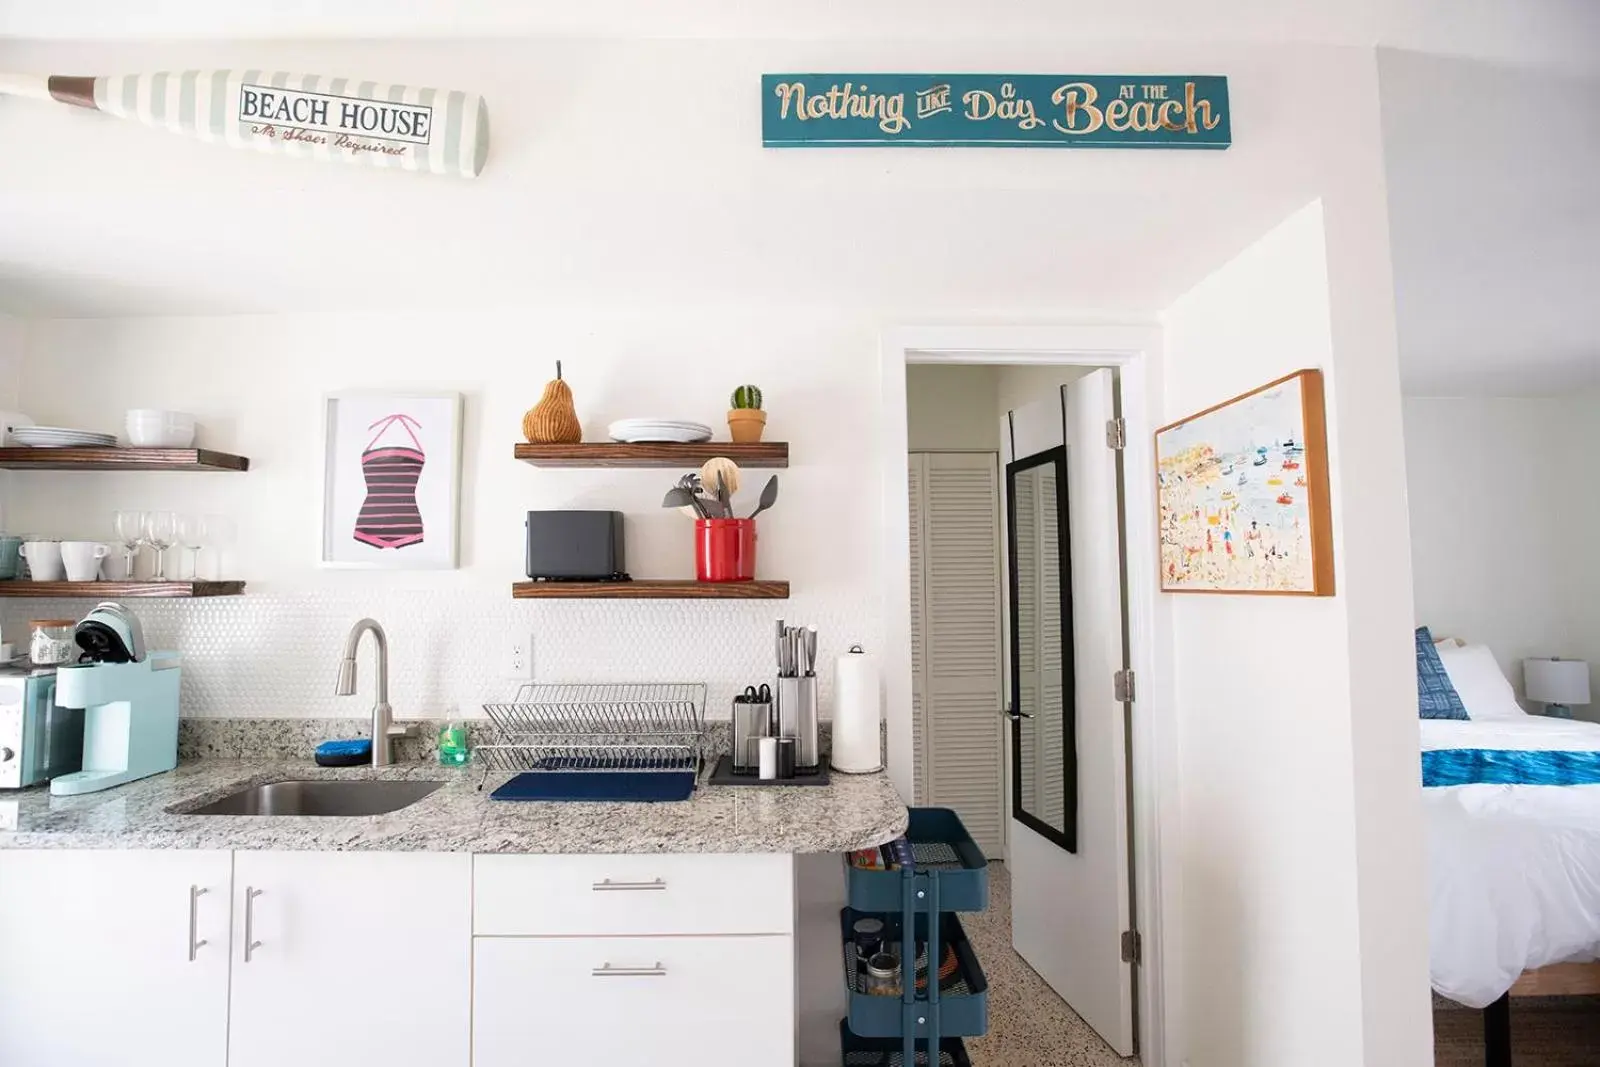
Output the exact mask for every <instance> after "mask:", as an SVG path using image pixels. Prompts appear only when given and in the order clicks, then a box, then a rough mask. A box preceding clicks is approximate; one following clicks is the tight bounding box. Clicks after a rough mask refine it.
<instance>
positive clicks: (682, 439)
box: [606, 419, 711, 444]
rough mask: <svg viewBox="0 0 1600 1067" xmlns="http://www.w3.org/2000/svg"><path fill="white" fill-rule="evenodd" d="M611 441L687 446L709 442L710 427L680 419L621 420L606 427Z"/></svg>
mask: <svg viewBox="0 0 1600 1067" xmlns="http://www.w3.org/2000/svg"><path fill="white" fill-rule="evenodd" d="M606 433H607V434H609V435H610V437H611V439H612V440H613V441H628V442H634V443H640V444H642V443H644V442H648V441H673V442H679V443H683V444H689V443H692V442H695V441H709V440H711V427H709V426H706V425H703V424H701V423H698V422H684V421H683V420H681V419H622V420H621V421H619V422H613V423H612V424H611V425H610V426H607V427H606Z"/></svg>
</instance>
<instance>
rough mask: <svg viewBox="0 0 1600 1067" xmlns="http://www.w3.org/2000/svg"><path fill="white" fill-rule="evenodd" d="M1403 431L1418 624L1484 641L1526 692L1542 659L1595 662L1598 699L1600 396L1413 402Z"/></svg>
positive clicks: (1582, 712) (1587, 712)
mask: <svg viewBox="0 0 1600 1067" xmlns="http://www.w3.org/2000/svg"><path fill="white" fill-rule="evenodd" d="M1405 435H1406V478H1407V491H1408V494H1409V503H1410V511H1411V570H1412V574H1413V588H1414V593H1415V597H1416V619H1417V623H1418V625H1424V624H1425V625H1427V626H1429V627H1431V628H1432V629H1433V632H1434V633H1435V634H1437V635H1439V636H1441V637H1443V636H1447V635H1448V636H1453V637H1461V638H1464V639H1466V640H1469V641H1473V642H1481V643H1483V644H1486V645H1488V646H1489V647H1490V648H1491V649H1493V650H1494V653H1495V657H1496V659H1498V660H1499V661H1500V666H1501V669H1502V670H1504V671H1505V673H1506V677H1507V678H1509V679H1511V682H1512V684H1513V686H1515V687H1516V690H1517V694H1518V696H1519V697H1521V696H1522V663H1521V661H1522V660H1523V659H1524V658H1527V657H1533V656H1562V657H1565V658H1569V659H1583V660H1587V661H1588V662H1589V663H1590V667H1591V670H1592V671H1595V672H1597V674H1596V676H1595V677H1594V678H1593V679H1592V681H1593V683H1594V685H1593V689H1594V691H1595V693H1596V694H1600V607H1596V601H1595V600H1594V599H1593V594H1594V593H1595V591H1596V588H1597V586H1600V555H1597V554H1596V553H1595V551H1594V549H1593V546H1592V543H1591V541H1592V534H1591V531H1592V530H1593V529H1594V526H1593V525H1592V523H1593V521H1594V520H1595V519H1596V518H1600V491H1597V490H1596V489H1595V488H1594V487H1593V485H1592V484H1591V479H1590V477H1589V467H1590V462H1591V457H1592V456H1593V455H1594V454H1595V453H1594V449H1595V448H1596V447H1600V394H1596V393H1579V394H1576V395H1574V396H1570V397H1550V398H1545V399H1531V398H1520V397H1519V398H1489V397H1470V398H1428V397H1407V398H1406V400H1405ZM1528 707H1529V710H1532V711H1538V710H1539V705H1536V704H1535V705H1528ZM1576 713H1577V714H1578V715H1579V716H1581V717H1583V718H1588V719H1600V706H1597V705H1590V706H1589V707H1587V708H1578V709H1576Z"/></svg>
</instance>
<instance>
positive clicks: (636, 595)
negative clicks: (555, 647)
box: [511, 578, 789, 600]
mask: <svg viewBox="0 0 1600 1067" xmlns="http://www.w3.org/2000/svg"><path fill="white" fill-rule="evenodd" d="M511 595H512V596H513V597H514V598H516V599H517V600H538V599H550V600H788V599H789V583H788V582H697V581H695V580H694V579H693V578H639V579H635V580H634V581H631V582H516V583H514V584H513V585H512V586H511Z"/></svg>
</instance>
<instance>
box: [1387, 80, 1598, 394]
mask: <svg viewBox="0 0 1600 1067" xmlns="http://www.w3.org/2000/svg"><path fill="white" fill-rule="evenodd" d="M1597 69H1600V68H1595V67H1591V68H1590V69H1589V70H1588V71H1587V74H1586V76H1575V75H1572V74H1563V73H1559V72H1557V71H1553V70H1550V69H1548V68H1545V67H1540V66H1528V65H1507V64H1494V63H1485V62H1481V61H1473V60H1469V59H1463V58H1461V57H1457V56H1440V55H1426V54H1419V53H1416V52H1397V51H1391V50H1387V49H1385V50H1381V51H1380V52H1379V53H1378V70H1379V75H1380V82H1379V84H1380V88H1381V92H1382V98H1383V131H1384V169H1385V176H1386V178H1387V183H1388V189H1389V212H1390V217H1391V218H1392V220H1393V234H1392V238H1393V246H1394V275H1395V302H1396V309H1395V310H1396V318H1397V323H1398V330H1399V336H1400V351H1401V369H1402V373H1403V376H1404V385H1405V388H1406V392H1407V394H1416V395H1420V396H1470V395H1476V396H1550V395H1554V394H1556V393H1559V392H1562V391H1567V390H1571V389H1575V388H1582V387H1591V388H1592V387H1594V386H1597V385H1600V302H1596V301H1595V300H1594V299H1593V294H1594V293H1595V291H1596V289H1600V256H1596V255H1594V248H1595V246H1596V245H1597V244H1600V211H1596V210H1595V208H1594V175H1595V172H1596V170H1600V135H1597V134H1596V131H1597V130H1600V77H1597V76H1596V70H1597ZM1468 98H1470V99H1472V100H1473V101H1474V106H1473V107H1448V106H1441V104H1442V102H1443V101H1448V100H1462V99H1468Z"/></svg>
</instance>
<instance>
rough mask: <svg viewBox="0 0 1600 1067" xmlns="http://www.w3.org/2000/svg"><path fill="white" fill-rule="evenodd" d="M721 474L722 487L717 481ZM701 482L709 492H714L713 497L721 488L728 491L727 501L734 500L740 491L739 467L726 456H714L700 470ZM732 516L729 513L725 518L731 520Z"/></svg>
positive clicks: (730, 512) (731, 513)
mask: <svg viewBox="0 0 1600 1067" xmlns="http://www.w3.org/2000/svg"><path fill="white" fill-rule="evenodd" d="M719 474H720V475H721V476H722V481H721V483H720V486H719V483H718V481H717V476H718V475H719ZM700 481H701V483H703V484H704V485H705V487H706V489H707V491H710V492H713V495H715V492H714V491H715V490H717V489H718V488H719V487H720V488H721V489H723V490H725V491H726V493H727V499H729V500H732V499H733V494H735V493H737V492H738V491H739V465H738V464H737V463H735V462H734V461H733V460H731V459H728V458H727V457H726V456H714V457H712V458H711V459H708V460H706V462H705V465H704V466H702V467H701V468H700ZM732 515H733V512H732V511H729V512H728V515H727V516H724V517H725V518H731V517H732Z"/></svg>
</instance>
